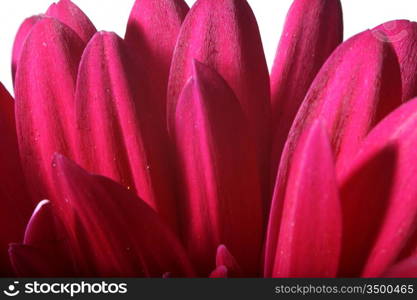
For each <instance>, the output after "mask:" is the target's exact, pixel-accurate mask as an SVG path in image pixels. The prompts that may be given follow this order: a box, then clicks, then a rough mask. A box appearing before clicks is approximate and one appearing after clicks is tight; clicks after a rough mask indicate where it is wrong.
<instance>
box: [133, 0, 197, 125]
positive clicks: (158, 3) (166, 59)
mask: <svg viewBox="0 0 417 300" xmlns="http://www.w3.org/2000/svg"><path fill="white" fill-rule="evenodd" d="M188 11H189V7H188V5H187V4H186V3H185V1H184V0H136V1H135V4H134V6H133V9H132V12H131V14H130V17H129V21H128V24H127V29H126V35H125V40H126V44H127V45H128V46H129V48H131V49H132V50H133V51H135V55H136V56H137V57H138V58H139V59H140V60H141V62H142V64H143V71H146V73H147V76H146V77H144V78H143V80H145V81H144V84H146V85H147V86H148V87H149V88H150V89H151V90H150V97H152V105H154V106H156V107H157V112H158V114H159V115H158V117H160V118H161V122H166V97H167V85H168V76H169V69H170V66H171V61H172V55H173V52H174V47H175V44H176V42H177V37H178V33H179V31H180V28H181V24H182V22H183V20H184V18H185V16H186V15H187V13H188Z"/></svg>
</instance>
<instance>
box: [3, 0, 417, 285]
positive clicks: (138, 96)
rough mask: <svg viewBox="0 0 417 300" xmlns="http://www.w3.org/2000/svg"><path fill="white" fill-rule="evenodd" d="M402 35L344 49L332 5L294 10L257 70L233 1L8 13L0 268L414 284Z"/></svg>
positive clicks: (361, 38) (413, 204) (412, 63)
mask: <svg viewBox="0 0 417 300" xmlns="http://www.w3.org/2000/svg"><path fill="white" fill-rule="evenodd" d="M416 28H417V27H416V23H413V22H408V21H403V20H401V21H392V22H389V23H386V24H383V25H381V26H378V27H377V28H375V29H373V30H367V31H364V32H362V33H359V34H358V35H356V36H354V37H352V38H350V39H348V40H346V41H345V42H343V20H342V7H341V3H340V1H339V0H294V3H293V5H292V7H291V9H290V11H289V13H288V16H287V21H286V24H285V27H284V32H283V35H282V38H281V41H280V43H279V46H278V50H277V54H276V59H275V63H274V66H273V68H272V71H271V74H269V73H268V68H267V65H266V61H265V56H264V52H263V47H262V43H261V38H260V33H259V30H258V26H257V23H256V19H255V17H254V15H253V13H252V11H251V8H250V7H249V5H248V3H247V2H246V0H218V1H212V0H198V1H197V2H196V4H195V5H194V6H193V7H192V8H191V9H189V8H188V6H187V5H186V4H185V2H184V1H183V0H136V2H135V4H134V7H133V9H132V13H131V15H130V18H129V21H128V25H127V30H126V36H125V37H124V39H122V38H120V37H118V36H117V35H116V34H114V33H111V32H102V31H99V32H97V30H96V28H95V27H94V25H93V24H92V22H91V21H90V20H89V19H88V17H87V16H86V15H85V14H84V13H83V12H82V11H81V10H80V9H79V8H78V7H77V6H75V4H73V3H72V2H71V1H70V0H60V1H59V2H58V3H56V4H52V5H51V6H50V8H49V9H48V11H47V12H46V14H45V15H38V16H33V17H30V18H28V19H26V20H25V21H24V22H23V24H22V25H21V27H20V29H19V31H18V33H17V36H16V40H15V44H14V48H13V57H12V75H13V79H14V90H15V100H13V98H12V96H11V95H10V94H9V93H8V92H7V91H6V89H5V88H4V87H3V86H0V139H1V145H2V147H3V148H2V149H3V151H2V152H1V154H0V165H1V166H2V168H1V169H0V179H1V180H2V182H3V184H2V187H1V189H0V196H1V198H0V199H1V203H2V205H3V209H2V210H1V211H0V220H1V222H2V223H1V224H2V229H1V230H0V233H1V234H0V266H1V274H0V275H3V276H27V277H32V276H41V277H53V276H98V277H100V276H105V277H107V276H108V277H114V276H141V277H142V276H144V277H196V276H198V277H213V278H216V277H256V276H264V277H336V276H343V277H346V276H349V277H359V276H364V277H382V276H386V277H398V276H406V277H414V276H416V275H417V268H416V266H417V264H416V249H417V248H416V246H417V231H416V228H415V227H416V226H415V224H416V220H417V201H416V200H415V199H417V189H416V186H417V182H416V180H417V177H416V176H415V173H416V170H415V163H414V162H415V160H416V158H415V157H416V156H415V150H414V149H417V145H416V143H417V135H416V134H415V130H414V128H415V127H416V126H417V124H415V123H416V120H417V118H416V115H417V99H413V97H416V96H417V90H416V84H415V83H416V82H417V76H416V74H417V73H416V72H415V69H416V67H417V56H416V53H417V49H416V47H417V43H416V42H415V41H416V32H417V29H416Z"/></svg>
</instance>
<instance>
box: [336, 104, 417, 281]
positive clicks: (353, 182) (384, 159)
mask: <svg viewBox="0 0 417 300" xmlns="http://www.w3.org/2000/svg"><path fill="white" fill-rule="evenodd" d="M416 126H417V100H412V101H410V102H407V103H406V104H404V105H402V106H401V107H400V108H398V109H397V110H396V111H394V112H393V113H392V114H390V115H389V116H388V117H387V118H386V119H385V120H384V121H382V122H381V123H380V124H379V125H378V126H377V127H376V128H375V129H374V130H373V131H372V132H371V133H370V134H369V136H368V137H367V139H366V140H365V141H364V143H363V145H362V147H361V150H360V152H359V154H358V156H357V158H356V159H355V161H354V162H353V164H352V166H351V168H350V169H349V170H347V171H346V172H345V173H344V174H342V175H341V180H342V190H341V193H342V200H343V215H344V216H343V218H344V223H343V228H344V229H343V252H342V254H343V255H342V269H341V275H353V276H358V275H359V274H360V273H362V275H364V276H381V275H382V273H383V272H384V271H385V270H386V269H387V268H388V267H389V266H391V265H392V264H394V263H396V262H397V261H399V260H401V259H404V258H406V257H407V256H409V255H412V254H413V253H412V252H413V251H414V254H415V249H417V248H416V246H415V245H416V240H415V238H414V239H413V236H415V220H416V218H417V203H416V201H415V199H416V197H417V189H416V186H417V178H416V176H415V174H416V172H417V170H416V166H415V164H414V160H415V157H416V149H417V135H416V131H415V128H416ZM407 250H408V251H410V252H411V253H407V252H408V251H407ZM364 266H365V267H364Z"/></svg>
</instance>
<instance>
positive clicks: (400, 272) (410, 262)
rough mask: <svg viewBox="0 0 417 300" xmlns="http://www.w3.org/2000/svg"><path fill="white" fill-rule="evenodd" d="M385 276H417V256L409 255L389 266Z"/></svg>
mask: <svg viewBox="0 0 417 300" xmlns="http://www.w3.org/2000/svg"><path fill="white" fill-rule="evenodd" d="M383 277H386V278H417V257H415V256H413V257H409V258H407V259H404V260H403V261H401V262H399V263H397V264H395V265H394V266H391V267H390V268H388V270H387V271H386V272H385V273H384V275H383Z"/></svg>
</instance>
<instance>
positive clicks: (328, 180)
mask: <svg viewBox="0 0 417 300" xmlns="http://www.w3.org/2000/svg"><path fill="white" fill-rule="evenodd" d="M341 233H342V214H341V205H340V199H339V192H338V187H337V182H336V172H335V168H334V160H333V154H332V150H331V147H330V143H329V140H328V137H327V134H326V132H325V129H324V128H323V126H322V124H321V123H320V122H315V123H313V125H312V126H311V128H309V129H307V130H306V132H305V133H304V134H303V135H302V136H301V138H300V142H299V143H298V145H297V148H296V150H295V152H294V156H293V163H292V165H291V170H290V174H289V177H288V186H287V191H286V195H285V200H284V209H283V215H282V223H281V227H280V233H279V238H278V246H277V250H276V254H275V262H274V268H273V273H272V276H273V277H335V276H336V274H337V269H338V264H339V256H340V249H341Z"/></svg>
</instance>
